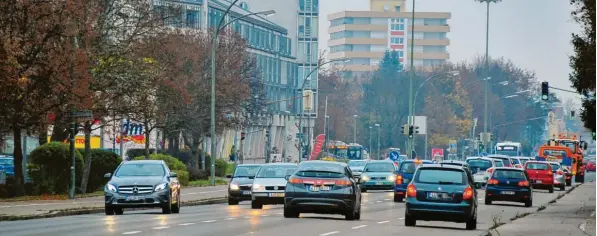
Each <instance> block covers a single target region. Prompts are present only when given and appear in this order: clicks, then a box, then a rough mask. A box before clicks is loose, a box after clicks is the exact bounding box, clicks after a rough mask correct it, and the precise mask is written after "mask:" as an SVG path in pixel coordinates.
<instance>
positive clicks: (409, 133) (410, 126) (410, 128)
mask: <svg viewBox="0 0 597 236" xmlns="http://www.w3.org/2000/svg"><path fill="white" fill-rule="evenodd" d="M414 132H415V129H414V128H413V126H412V125H409V126H408V137H409V138H412V137H413V133H414Z"/></svg>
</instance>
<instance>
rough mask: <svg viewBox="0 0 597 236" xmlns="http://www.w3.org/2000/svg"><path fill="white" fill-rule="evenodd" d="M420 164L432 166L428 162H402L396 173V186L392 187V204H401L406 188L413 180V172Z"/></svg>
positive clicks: (430, 162)
mask: <svg viewBox="0 0 597 236" xmlns="http://www.w3.org/2000/svg"><path fill="white" fill-rule="evenodd" d="M422 164H433V162H432V161H429V160H404V161H402V162H401V163H400V167H399V168H398V171H397V172H396V185H395V186H394V202H402V200H404V197H405V196H406V188H407V187H408V184H409V183H410V181H411V180H412V179H413V176H414V174H415V171H416V170H417V168H418V167H419V166H421V165H422Z"/></svg>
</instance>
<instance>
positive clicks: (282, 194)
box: [269, 193, 284, 197]
mask: <svg viewBox="0 0 597 236" xmlns="http://www.w3.org/2000/svg"><path fill="white" fill-rule="evenodd" d="M269 196H270V197H284V193H270V194H269Z"/></svg>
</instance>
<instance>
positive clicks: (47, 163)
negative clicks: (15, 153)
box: [28, 142, 83, 194]
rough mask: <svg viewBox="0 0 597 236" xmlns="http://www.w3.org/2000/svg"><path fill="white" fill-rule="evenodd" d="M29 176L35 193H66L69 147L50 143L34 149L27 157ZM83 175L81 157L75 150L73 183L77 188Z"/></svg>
mask: <svg viewBox="0 0 597 236" xmlns="http://www.w3.org/2000/svg"><path fill="white" fill-rule="evenodd" d="M29 158H30V160H31V165H28V168H29V175H30V177H31V178H32V179H33V183H34V191H35V192H36V193H48V194H56V193H66V192H67V191H68V186H69V184H70V181H69V180H70V168H71V163H72V159H71V156H70V152H69V145H68V144H64V143H59V142H51V143H46V144H44V145H41V146H39V147H37V148H35V149H34V150H33V151H32V152H31V154H30V155H29ZM82 173H83V156H82V155H81V153H79V151H76V150H75V176H76V178H75V182H76V186H79V184H80V182H81V174H82Z"/></svg>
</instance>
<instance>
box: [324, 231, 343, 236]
mask: <svg viewBox="0 0 597 236" xmlns="http://www.w3.org/2000/svg"><path fill="white" fill-rule="evenodd" d="M337 233H340V231H332V232H327V233H325V234H320V236H328V235H332V234H337Z"/></svg>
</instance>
